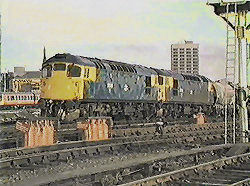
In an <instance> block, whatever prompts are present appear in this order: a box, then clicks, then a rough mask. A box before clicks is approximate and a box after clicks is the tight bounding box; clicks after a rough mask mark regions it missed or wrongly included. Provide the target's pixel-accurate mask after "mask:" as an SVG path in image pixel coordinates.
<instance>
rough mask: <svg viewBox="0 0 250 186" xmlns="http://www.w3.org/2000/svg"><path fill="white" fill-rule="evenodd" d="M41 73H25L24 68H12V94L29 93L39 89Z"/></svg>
mask: <svg viewBox="0 0 250 186" xmlns="http://www.w3.org/2000/svg"><path fill="white" fill-rule="evenodd" d="M40 81H41V72H40V71H25V68H24V67H18V68H17V67H15V68H14V78H13V79H12V91H13V92H31V91H36V90H38V91H39V89H40Z"/></svg>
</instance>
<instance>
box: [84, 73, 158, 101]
mask: <svg viewBox="0 0 250 186" xmlns="http://www.w3.org/2000/svg"><path fill="white" fill-rule="evenodd" d="M99 76H100V80H99V81H97V82H90V83H89V85H88V87H89V89H88V90H87V92H88V93H87V97H86V99H92V100H96V101H98V100H117V101H121V100H134V101H135V100H137V101H146V100H152V101H156V100H157V89H156V88H153V87H149V88H148V89H150V91H148V92H146V77H145V76H142V75H141V76H140V75H137V74H135V73H129V72H122V71H115V70H106V69H105V70H103V69H101V70H100V75H99Z"/></svg>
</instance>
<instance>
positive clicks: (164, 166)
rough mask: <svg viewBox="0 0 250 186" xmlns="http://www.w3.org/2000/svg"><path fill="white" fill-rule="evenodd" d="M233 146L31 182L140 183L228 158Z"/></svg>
mask: <svg viewBox="0 0 250 186" xmlns="http://www.w3.org/2000/svg"><path fill="white" fill-rule="evenodd" d="M232 146H233V145H215V146H206V147H203V148H194V149H189V150H180V149H178V150H176V151H171V152H163V153H159V154H157V155H155V154H151V155H147V156H145V157H144V158H141V157H140V158H134V159H130V160H127V161H125V162H124V161H121V162H119V163H118V164H104V165H98V167H91V168H88V169H83V168H76V169H75V170H71V171H65V172H57V173H55V174H53V177H51V176H49V175H43V176H40V177H35V178H32V179H30V180H29V181H31V182H32V183H36V184H37V185H50V184H56V185H57V184H58V185H75V184H79V185H81V184H84V185H117V184H125V183H129V182H131V181H133V180H140V179H142V178H143V177H148V176H150V175H155V174H159V173H161V172H164V171H171V170H175V169H180V168H181V167H183V166H187V165H190V164H193V162H196V163H197V162H206V161H210V160H215V159H218V158H221V157H222V156H225V154H226V153H227V152H228V150H229V149H230V148H231V147H232ZM27 183H28V182H27V180H24V181H21V182H18V185H19V184H20V185H25V184H27Z"/></svg>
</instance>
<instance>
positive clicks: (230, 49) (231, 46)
mask: <svg viewBox="0 0 250 186" xmlns="http://www.w3.org/2000/svg"><path fill="white" fill-rule="evenodd" d="M226 6H227V7H226V20H227V21H228V22H229V20H230V18H231V19H232V21H230V23H231V22H233V25H235V24H236V21H237V20H236V19H237V16H236V14H237V4H236V3H235V4H234V15H235V16H231V14H230V13H229V3H228V4H227V5H226ZM226 42H227V44H226V72H225V74H226V82H231V83H232V87H233V100H232V103H228V99H227V97H228V91H229V88H228V86H225V98H226V99H225V134H224V135H225V136H224V137H225V144H227V127H228V122H229V118H230V116H229V113H228V104H230V105H232V106H233V116H232V118H233V127H232V129H233V131H232V136H233V139H232V141H233V143H235V121H236V94H235V92H236V84H237V82H236V74H235V73H236V43H237V40H236V35H235V31H234V28H233V27H231V26H230V25H229V24H227V40H226ZM230 109H231V108H230Z"/></svg>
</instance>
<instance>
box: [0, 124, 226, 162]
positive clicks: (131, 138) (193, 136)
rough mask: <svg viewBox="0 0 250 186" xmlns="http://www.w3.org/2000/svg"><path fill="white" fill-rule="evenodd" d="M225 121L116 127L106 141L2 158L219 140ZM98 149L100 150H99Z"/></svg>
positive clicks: (17, 151)
mask: <svg viewBox="0 0 250 186" xmlns="http://www.w3.org/2000/svg"><path fill="white" fill-rule="evenodd" d="M223 130H224V128H223V123H214V124H204V125H202V126H201V125H175V126H167V127H164V128H163V129H162V131H161V132H160V133H159V131H157V129H156V127H155V126H151V125H149V127H139V128H138V127H137V128H136V127H135V128H129V129H115V130H113V132H112V136H113V138H112V139H110V140H104V141H73V142H67V143H58V144H55V145H52V146H44V147H37V148H13V149H6V150H1V151H0V160H2V159H7V158H14V157H17V156H18V157H20V155H24V156H25V155H32V154H39V153H45V152H53V151H58V150H64V149H74V148H82V147H84V148H85V147H88V146H91V147H92V148H93V147H94V146H98V145H106V144H109V143H110V144H111V143H113V144H114V143H124V144H125V143H133V142H136V141H142V142H143V141H147V140H159V139H162V140H167V141H168V142H169V143H175V144H177V143H181V142H185V143H192V142H193V143H194V142H205V141H209V140H210V141H212V140H214V142H216V140H217V142H219V141H221V140H222V138H223ZM97 151H98V150H97Z"/></svg>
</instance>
